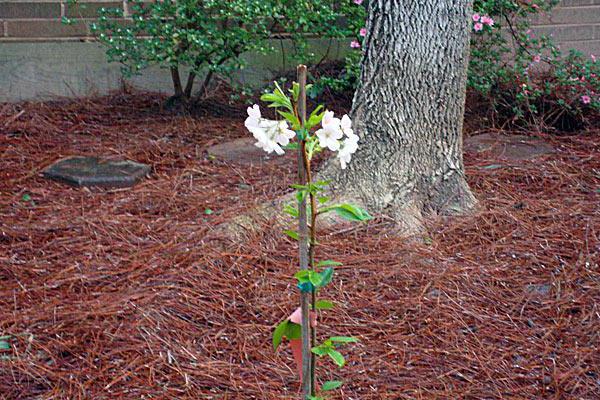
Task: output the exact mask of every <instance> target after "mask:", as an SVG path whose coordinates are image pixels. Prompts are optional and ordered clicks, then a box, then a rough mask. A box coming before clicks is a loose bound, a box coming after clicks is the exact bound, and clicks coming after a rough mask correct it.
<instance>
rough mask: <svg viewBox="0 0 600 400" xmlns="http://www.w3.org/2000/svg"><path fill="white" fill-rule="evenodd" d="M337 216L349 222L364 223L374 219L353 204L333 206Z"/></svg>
mask: <svg viewBox="0 0 600 400" xmlns="http://www.w3.org/2000/svg"><path fill="white" fill-rule="evenodd" d="M333 210H334V211H335V212H336V214H337V215H339V216H340V217H342V218H344V219H345V220H348V221H356V222H363V221H368V220H370V219H373V217H372V216H371V215H369V213H368V212H367V211H366V210H363V209H362V208H360V207H357V206H354V205H351V204H339V205H336V206H333Z"/></svg>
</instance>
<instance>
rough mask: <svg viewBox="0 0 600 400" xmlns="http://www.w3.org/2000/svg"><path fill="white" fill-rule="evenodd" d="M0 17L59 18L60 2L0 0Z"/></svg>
mask: <svg viewBox="0 0 600 400" xmlns="http://www.w3.org/2000/svg"><path fill="white" fill-rule="evenodd" d="M1 18H4V19H14V18H60V3H57V2H54V3H29V2H18V3H9V2H3V1H0V19H1Z"/></svg>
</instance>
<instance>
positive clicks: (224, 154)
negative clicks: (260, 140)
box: [208, 137, 296, 165]
mask: <svg viewBox="0 0 600 400" xmlns="http://www.w3.org/2000/svg"><path fill="white" fill-rule="evenodd" d="M254 143H256V140H255V139H254V138H252V137H245V138H241V139H235V140H233V141H231V142H225V143H220V144H217V145H214V146H211V147H209V148H208V155H209V156H210V157H214V158H216V159H217V160H221V161H227V162H231V163H235V164H244V165H251V164H262V163H265V162H271V161H274V162H276V163H283V162H289V158H287V157H286V156H288V155H289V154H292V155H294V156H295V154H296V152H295V151H292V150H286V151H285V155H283V156H279V155H277V154H275V153H271V154H267V153H266V152H265V151H264V150H262V149H260V148H258V147H256V146H255V145H254Z"/></svg>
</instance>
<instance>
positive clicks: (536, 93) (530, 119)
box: [468, 0, 600, 130]
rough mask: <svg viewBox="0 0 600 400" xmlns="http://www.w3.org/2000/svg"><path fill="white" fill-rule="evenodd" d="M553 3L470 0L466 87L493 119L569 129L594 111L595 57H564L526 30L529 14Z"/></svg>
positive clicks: (599, 101) (598, 90)
mask: <svg viewBox="0 0 600 400" xmlns="http://www.w3.org/2000/svg"><path fill="white" fill-rule="evenodd" d="M557 3H558V1H556V0H550V1H545V0H521V1H513V0H475V2H474V4H473V10H474V12H473V15H472V16H471V24H472V30H473V36H472V40H471V60H470V65H469V80H468V85H469V87H470V88H471V89H474V90H475V91H476V92H478V93H479V94H481V95H482V96H484V98H486V99H488V100H489V101H490V105H491V109H492V111H493V112H494V113H495V114H496V118H495V119H496V120H498V119H500V120H501V121H502V122H510V123H514V124H517V125H522V126H528V125H531V124H534V125H537V126H538V127H554V128H557V129H559V130H570V129H576V128H580V127H581V126H582V125H584V124H585V122H586V119H587V118H588V117H589V116H590V115H592V114H594V113H595V112H597V111H600V97H599V95H600V86H599V81H598V78H597V76H598V74H600V71H599V67H600V65H599V64H597V63H596V62H595V57H594V56H592V57H586V56H584V55H583V54H580V53H577V52H575V51H572V52H570V53H569V54H568V55H567V56H564V55H563V54H562V53H561V52H560V50H559V49H558V47H556V46H555V45H554V44H553V43H552V40H551V39H550V38H549V37H546V36H538V35H536V34H535V33H534V32H532V30H531V29H530V22H529V21H530V19H531V17H532V16H534V15H537V14H543V13H548V12H550V11H551V10H552V8H553V7H554V6H555V5H556V4H557ZM507 33H508V35H507ZM507 36H508V37H507ZM511 42H514V43H516V46H514V45H513V43H511Z"/></svg>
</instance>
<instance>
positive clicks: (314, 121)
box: [306, 105, 325, 129]
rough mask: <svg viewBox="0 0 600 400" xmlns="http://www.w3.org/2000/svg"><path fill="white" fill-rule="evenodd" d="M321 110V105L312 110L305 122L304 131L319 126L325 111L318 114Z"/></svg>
mask: <svg viewBox="0 0 600 400" xmlns="http://www.w3.org/2000/svg"><path fill="white" fill-rule="evenodd" d="M322 109H323V106H322V105H319V106H318V107H317V108H315V109H314V110H313V112H312V113H311V114H310V116H309V117H308V120H307V121H306V129H311V128H312V127H314V126H317V125H319V123H321V120H322V119H323V115H325V111H323V112H320V111H321V110H322Z"/></svg>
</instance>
